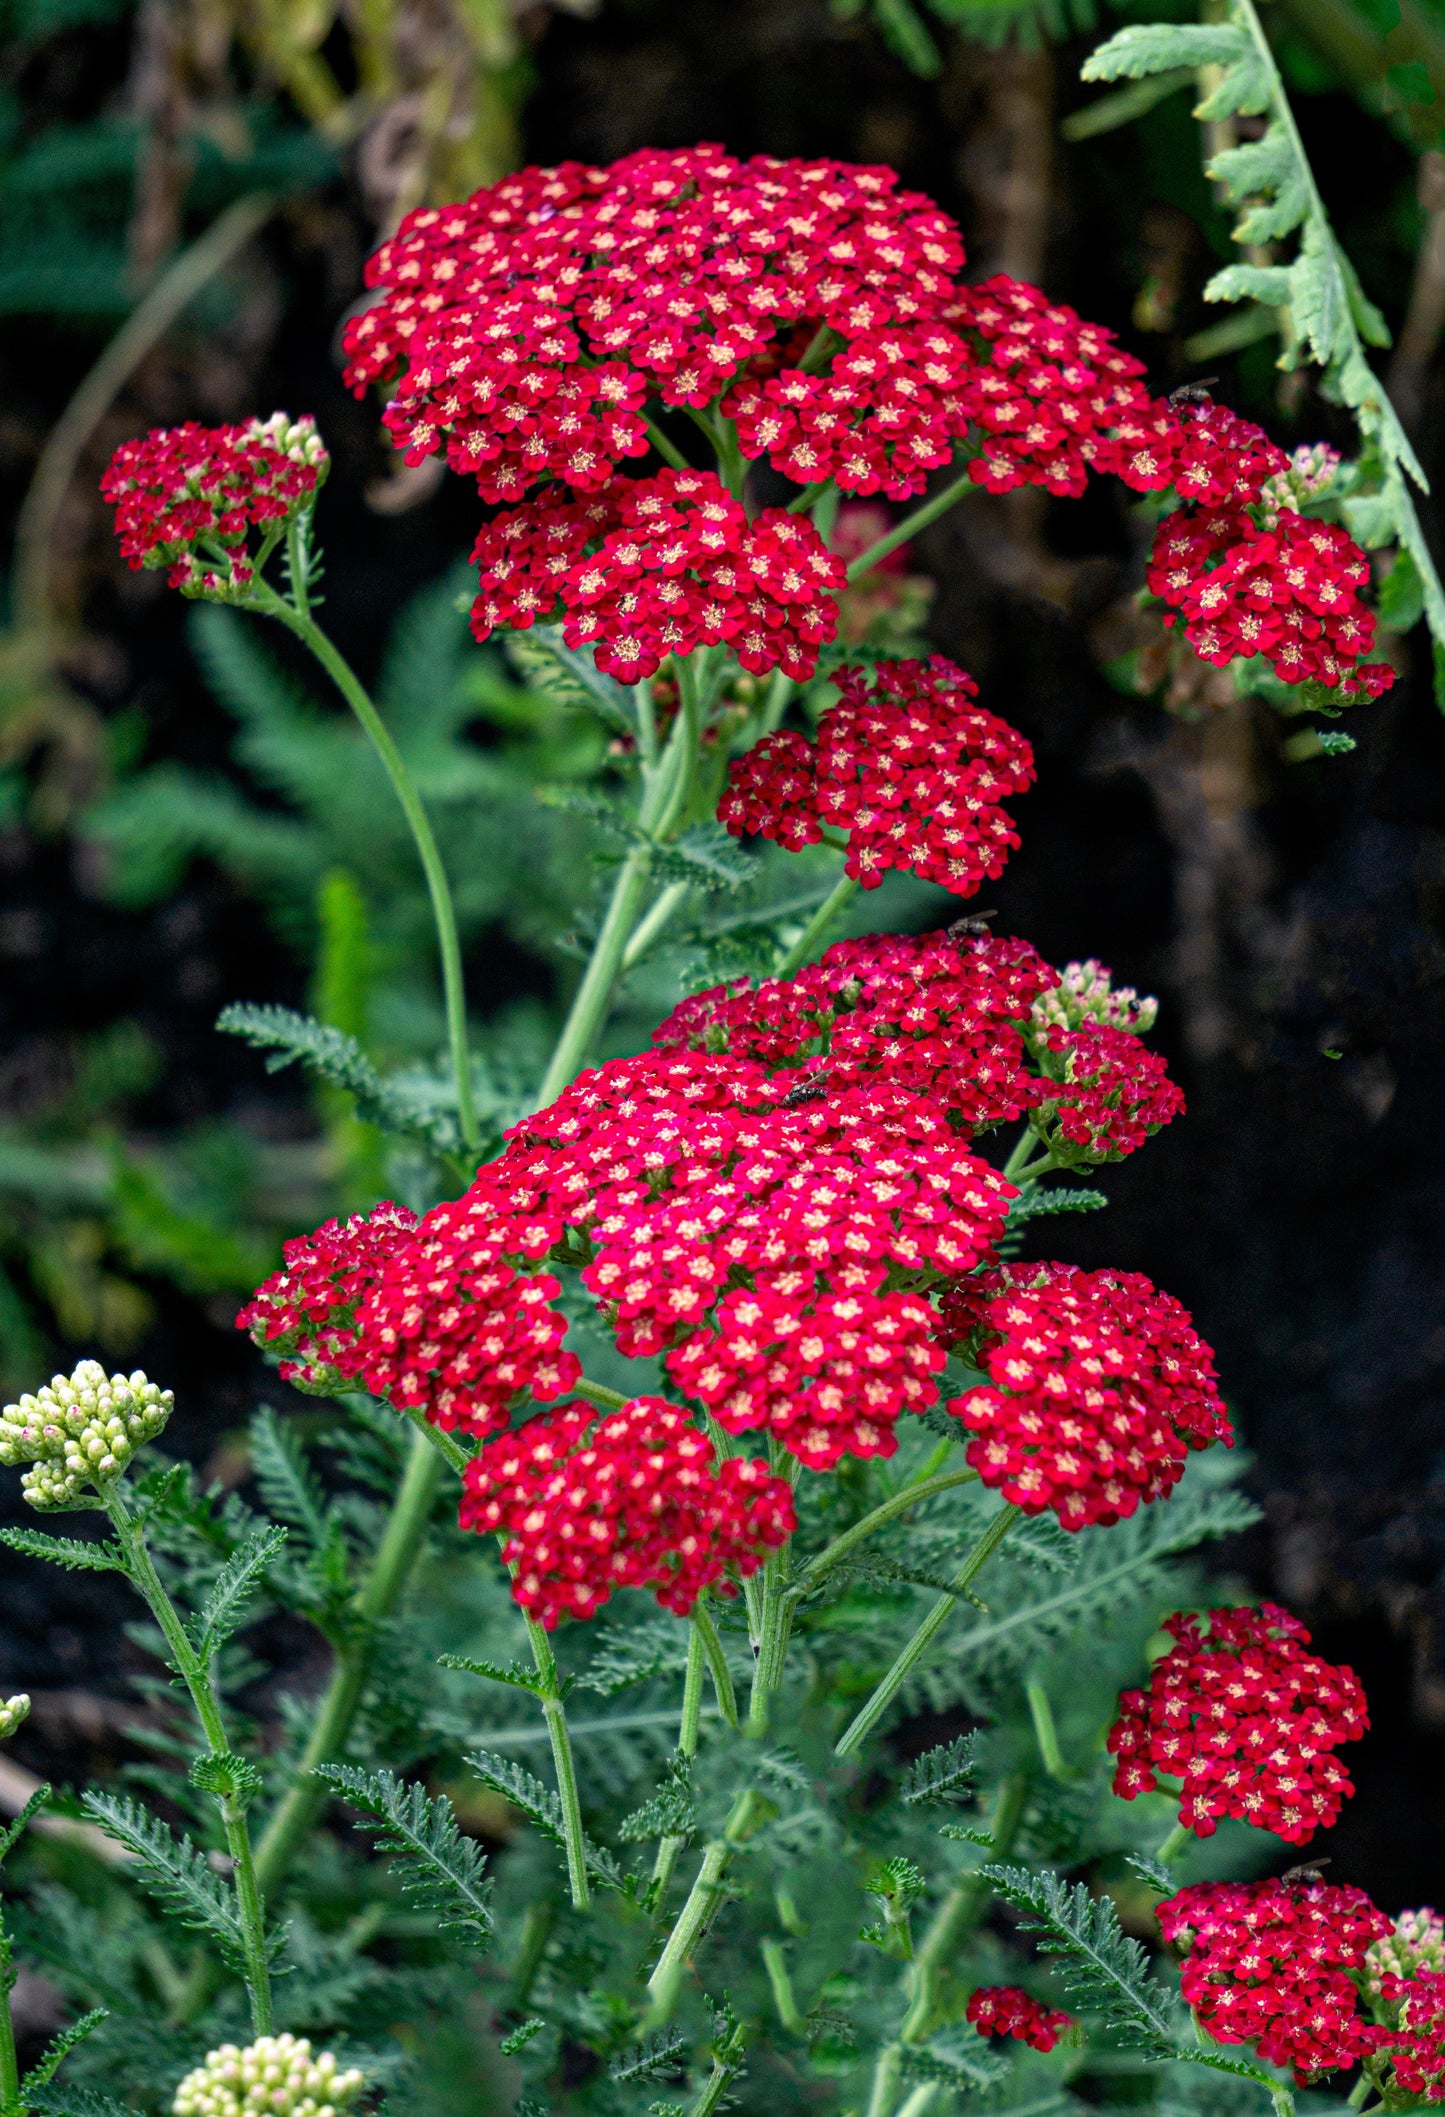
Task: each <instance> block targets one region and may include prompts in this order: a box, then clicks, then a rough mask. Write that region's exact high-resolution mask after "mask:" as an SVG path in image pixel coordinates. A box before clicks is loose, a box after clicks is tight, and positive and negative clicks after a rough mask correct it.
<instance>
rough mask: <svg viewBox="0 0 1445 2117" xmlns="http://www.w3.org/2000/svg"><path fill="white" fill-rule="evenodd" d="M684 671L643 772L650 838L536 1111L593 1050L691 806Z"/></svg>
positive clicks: (689, 700)
mask: <svg viewBox="0 0 1445 2117" xmlns="http://www.w3.org/2000/svg"><path fill="white" fill-rule="evenodd" d="M693 659H695V657H689V660H688V661H684V662H680V663H679V664H678V670H679V677H680V681H681V685H682V710H681V711H680V712H679V714H678V716H677V719H676V720H675V721H674V723H673V728H672V733H671V735H670V736H669V737H668V741H667V748H666V749H665V750H664V751H663V753H662V756H661V758H660V759H659V761H658V763H657V765H656V767H655V768H653V769H651V770H647V769H646V768H644V778H645V781H646V784H645V789H644V792H643V796H642V803H641V806H640V808H639V809H638V812H637V824H638V828H639V830H641V831H642V832H643V833H644V834H645V836H644V840H643V842H642V843H641V844H640V845H635V846H634V847H633V849H632V851H631V852H630V853H629V854H628V856H627V858H626V859H625V860H624V861H623V863H622V866H621V867H620V868H619V870H618V873H617V880H616V882H615V883H614V884H613V887H612V898H611V901H610V903H609V904H608V906H607V910H606V913H605V915H604V917H603V920H602V927H601V931H600V932H599V933H598V936H597V940H596V944H595V945H594V947H593V950H592V957H591V961H590V962H589V963H588V965H587V968H586V970H585V971H584V972H583V975H582V982H581V984H580V985H579V986H578V987H577V991H576V994H575V996H574V998H573V1001H572V1005H571V1007H570V1009H569V1010H568V1014H567V1019H566V1021H565V1022H564V1023H563V1025H562V1033H561V1035H560V1036H559V1037H558V1039H557V1044H556V1048H555V1050H554V1051H553V1053H552V1058H551V1063H550V1064H549V1065H548V1067H547V1071H546V1073H545V1074H544V1075H543V1077H542V1085H541V1086H540V1088H539V1089H538V1090H537V1108H538V1109H539V1110H544V1109H545V1108H546V1107H547V1105H548V1103H553V1102H555V1101H556V1100H557V1097H558V1096H559V1095H560V1094H561V1093H562V1090H563V1089H564V1088H565V1087H566V1086H567V1084H568V1083H569V1082H570V1081H571V1080H572V1079H573V1078H574V1077H575V1075H576V1074H577V1072H578V1070H579V1068H580V1067H581V1066H582V1064H583V1062H584V1061H585V1059H586V1057H587V1054H588V1052H589V1051H590V1050H591V1048H592V1040H593V1038H594V1037H595V1036H596V1034H597V1031H598V1029H599V1028H600V1027H601V1025H602V1022H603V1020H604V1019H605V1017H606V1014H607V1010H608V1008H609V1006H610V1005H611V1002H612V989H613V987H614V986H615V985H616V983H617V980H618V977H619V976H620V975H621V972H622V967H623V958H624V955H625V953H626V950H627V944H628V942H629V941H630V940H631V939H632V935H633V930H634V928H635V927H636V926H637V924H638V917H639V914H640V912H641V910H642V904H643V900H644V898H645V897H646V895H647V886H648V882H649V879H650V877H651V874H652V861H653V854H654V851H655V848H656V845H657V844H658V843H659V842H660V841H661V840H663V839H664V838H665V837H666V836H667V834H668V832H669V831H671V830H672V829H673V828H674V827H675V825H676V823H677V821H678V818H679V817H680V816H681V814H682V812H683V809H684V807H685V806H686V802H687V796H688V792H689V790H690V786H691V781H692V767H693V760H694V757H695V755H696V751H697V738H698V732H699V721H700V713H699V706H698V696H697V680H696V671H694V670H692V669H691V668H690V663H691V661H692V660H693Z"/></svg>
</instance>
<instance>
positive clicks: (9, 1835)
mask: <svg viewBox="0 0 1445 2117" xmlns="http://www.w3.org/2000/svg"><path fill="white" fill-rule="evenodd" d="M50 1792H51V1789H50V1788H49V1787H48V1786H37V1787H36V1789H35V1791H34V1793H33V1794H31V1796H30V1798H29V1799H28V1800H27V1801H26V1803H25V1805H24V1806H23V1807H22V1808H21V1810H20V1812H19V1814H18V1815H17V1816H16V1817H15V1818H14V1820H13V1821H12V1822H9V1823H7V1824H6V1826H5V1828H4V1829H3V1830H0V1865H3V1864H4V1862H5V1860H6V1859H7V1858H8V1857H9V1855H10V1854H11V1853H12V1852H13V1851H14V1849H15V1847H16V1846H17V1845H18V1844H19V1843H20V1839H21V1836H22V1834H23V1833H24V1830H25V1826H26V1824H27V1823H28V1822H29V1821H30V1818H31V1817H32V1816H35V1815H39V1813H40V1811H41V1809H42V1808H44V1806H45V1804H46V1802H47V1801H48V1800H49V1799H50Z"/></svg>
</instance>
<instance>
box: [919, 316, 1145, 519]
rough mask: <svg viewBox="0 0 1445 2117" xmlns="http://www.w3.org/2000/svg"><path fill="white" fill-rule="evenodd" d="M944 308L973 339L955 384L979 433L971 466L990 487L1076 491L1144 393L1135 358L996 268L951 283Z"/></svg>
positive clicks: (963, 412)
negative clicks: (991, 274)
mask: <svg viewBox="0 0 1445 2117" xmlns="http://www.w3.org/2000/svg"><path fill="white" fill-rule="evenodd" d="M949 316H950V320H951V321H952V322H953V324H954V325H955V327H956V328H957V329H959V330H961V331H965V332H967V333H968V334H969V337H970V342H971V343H973V344H974V345H975V346H976V348H977V356H978V357H977V364H976V366H975V367H974V368H973V370H972V372H971V373H970V375H969V376H968V378H967V380H966V382H965V384H964V386H963V388H962V390H961V392H960V400H961V401H960V416H961V419H962V421H963V424H964V425H965V426H971V427H972V428H973V429H974V430H975V431H977V432H978V433H979V434H981V435H982V437H983V439H982V447H981V449H980V452H979V454H978V455H977V456H976V457H975V458H974V460H973V462H972V463H971V465H970V467H969V475H970V476H971V477H972V478H973V479H974V481H975V483H977V484H979V485H982V486H983V487H984V488H985V489H986V490H987V491H989V492H994V493H1001V492H1012V491H1013V489H1014V488H1015V487H1016V486H1019V485H1038V486H1042V487H1043V489H1044V490H1045V491H1046V492H1051V493H1053V494H1055V495H1056V496H1057V497H1059V498H1063V497H1066V496H1069V497H1073V498H1077V497H1078V495H1079V494H1081V493H1082V492H1083V490H1084V488H1085V486H1086V485H1087V483H1088V479H1089V471H1090V469H1091V467H1092V465H1093V461H1094V457H1095V455H1096V453H1097V451H1098V450H1099V448H1100V447H1101V445H1104V444H1106V443H1107V441H1108V439H1109V436H1110V435H1111V434H1112V432H1113V429H1114V428H1115V427H1116V426H1117V425H1118V423H1119V421H1120V420H1121V419H1122V418H1123V417H1125V416H1126V415H1127V414H1129V413H1130V412H1132V411H1134V410H1136V409H1143V408H1145V407H1147V406H1148V405H1149V404H1150V403H1151V401H1152V400H1151V399H1150V397H1149V395H1148V392H1147V391H1146V390H1145V388H1144V386H1143V384H1142V383H1141V382H1140V380H1139V377H1140V376H1141V375H1142V374H1143V373H1144V368H1143V365H1142V363H1141V362H1140V361H1137V360H1135V359H1134V357H1133V355H1132V354H1129V353H1124V352H1121V351H1120V350H1119V347H1118V346H1117V345H1116V344H1115V342H1114V337H1113V334H1112V332H1109V331H1106V330H1104V329H1103V328H1102V326H1101V325H1099V324H1094V323H1084V322H1082V321H1081V320H1080V318H1079V317H1078V316H1077V315H1076V314H1075V312H1074V311H1073V310H1072V309H1070V308H1066V307H1065V306H1064V305H1063V303H1062V302H1053V301H1050V300H1049V298H1048V296H1047V295H1046V294H1043V293H1041V292H1040V290H1039V289H1038V288H1037V287H1031V286H1028V285H1026V284H1025V283H1024V282H1022V281H1020V280H1015V279H1009V278H1008V277H1006V276H1005V275H1003V274H1000V275H999V276H998V277H996V278H993V279H986V280H984V281H983V282H982V284H981V285H979V286H975V287H959V288H958V289H956V291H955V293H954V297H953V302H952V305H951V308H950V311H949ZM1110 467H1112V465H1111V466H1110Z"/></svg>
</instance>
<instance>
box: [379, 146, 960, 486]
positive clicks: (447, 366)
mask: <svg viewBox="0 0 1445 2117" xmlns="http://www.w3.org/2000/svg"><path fill="white" fill-rule="evenodd" d="M962 262H963V250H962V246H961V244H960V242H959V240H958V233H957V230H956V228H955V226H954V224H953V222H952V221H951V220H950V219H949V218H948V216H947V215H946V214H945V213H943V212H942V211H941V210H940V209H939V208H938V207H937V206H935V205H934V204H933V202H932V201H931V200H930V199H927V198H924V197H923V196H922V195H921V194H919V193H917V192H910V191H904V190H900V189H899V188H898V180H897V177H896V176H895V175H894V173H893V171H892V170H889V169H881V168H868V167H860V166H856V165H852V164H848V163H841V162H802V161H779V160H777V159H775V158H773V157H771V156H766V155H756V156H753V157H752V158H750V159H747V160H742V159H739V158H738V157H736V156H733V155H730V154H728V153H726V152H725V150H724V149H722V148H721V147H715V146H702V147H697V148H691V149H680V150H677V151H673V152H663V151H659V150H655V149H644V150H643V151H641V152H640V153H637V154H631V155H627V156H625V157H624V158H623V159H622V160H621V161H618V162H614V163H613V164H612V165H611V166H610V167H607V168H596V167H585V166H583V165H582V164H580V163H575V162H573V163H566V164H564V165H562V166H561V167H559V168H556V169H525V170H522V171H521V172H520V173H519V174H518V175H516V176H511V177H507V178H504V179H503V180H502V182H501V183H499V184H494V185H492V186H490V187H489V188H488V189H487V190H484V191H479V192H477V193H476V194H475V196H474V197H472V198H471V199H468V200H466V201H464V202H463V203H461V204H460V205H456V206H448V207H441V208H430V207H428V208H424V209H423V210H421V211H420V212H417V213H413V214H411V215H409V216H408V217H407V219H406V220H405V221H403V223H402V225H401V227H400V229H399V230H398V232H397V234H396V235H395V236H394V237H393V238H392V239H391V241H390V242H388V243H386V244H384V245H383V246H382V248H381V249H380V250H379V251H378V252H377V254H376V255H375V257H373V258H372V260H371V261H370V264H369V265H368V268H367V279H368V282H369V284H371V285H372V286H375V287H378V288H380V289H381V290H382V292H381V298H380V299H379V300H378V302H377V303H376V304H375V306H373V307H372V308H370V309H368V310H366V311H365V312H364V313H363V314H362V315H360V316H358V317H357V318H356V319H355V320H354V321H353V322H352V323H351V324H350V325H349V326H348V328H347V334H346V345H347V352H348V354H349V356H350V366H349V368H348V370H347V376H348V380H349V381H350V382H351V383H352V384H353V386H354V387H356V388H357V390H358V391H361V390H363V389H364V388H365V387H366V385H367V384H368V383H370V382H372V381H377V380H386V379H389V378H391V377H392V376H394V375H396V374H397V373H398V371H399V370H400V368H401V367H402V364H403V362H405V363H406V373H405V376H404V379H403V380H402V382H401V385H400V387H399V389H398V392H397V396H396V399H395V402H394V403H393V404H392V405H391V406H390V407H389V408H388V411H387V414H386V421H387V424H388V426H389V427H390V428H391V431H392V433H393V435H394V437H395V439H396V442H397V444H398V446H402V447H405V448H406V450H407V453H408V457H409V459H410V460H411V461H414V462H415V461H419V460H420V459H421V458H422V457H423V456H424V455H427V454H429V453H431V452H432V451H433V450H435V449H436V448H438V447H440V446H442V445H445V447H446V451H447V459H448V461H449V462H450V463H451V464H452V466H453V468H455V469H457V470H461V471H467V472H471V473H472V474H474V475H475V476H476V477H477V480H478V484H479V486H480V488H481V491H482V495H483V498H485V499H488V500H500V501H511V500H516V499H520V498H521V497H522V495H523V494H524V493H525V492H526V491H527V490H528V489H529V488H530V487H531V486H533V485H534V484H536V483H537V482H538V481H539V480H540V479H542V478H544V477H552V478H556V479H558V480H559V481H560V482H562V483H564V484H566V485H568V486H571V487H573V488H574V489H576V490H580V491H588V490H591V489H593V488H595V487H596V486H598V485H600V484H602V483H603V482H605V480H606V479H607V478H608V477H609V476H611V474H612V473H613V471H614V470H615V469H616V468H617V467H618V465H619V464H620V463H621V462H622V461H623V459H624V458H625V457H627V456H630V455H635V454H638V453H640V452H641V451H642V450H643V449H645V447H646V438H645V433H646V428H645V419H644V414H643V410H642V406H643V402H644V400H645V399H646V398H649V397H657V398H660V400H661V401H662V403H663V404H664V405H670V406H679V407H681V406H691V407H694V408H697V409H701V408H703V407H705V406H707V405H709V404H710V403H712V402H713V401H714V399H716V398H717V397H718V396H720V395H721V393H722V392H723V391H724V390H725V389H726V388H727V387H728V386H729V385H730V384H731V383H733V382H735V381H739V379H740V378H741V377H742V376H743V375H744V372H745V371H747V372H748V373H749V375H750V378H751V380H750V382H749V384H748V386H747V389H746V390H745V391H744V395H743V397H742V398H740V400H739V411H740V412H741V411H742V409H743V404H744V402H751V401H752V398H753V397H754V396H756V397H758V398H759V400H760V403H763V404H765V403H768V402H770V401H771V400H769V399H767V398H765V397H762V396H761V390H762V387H763V385H764V378H766V377H767V376H768V375H769V374H771V373H775V372H776V371H778V370H780V369H782V370H783V371H784V372H785V373H786V374H788V375H796V376H799V377H801V379H802V380H803V381H804V382H805V383H807V384H808V385H809V389H808V391H807V393H806V394H807V395H808V397H809V399H810V400H811V398H812V397H813V396H814V395H817V396H818V398H819V402H818V403H817V405H816V406H813V407H812V408H811V409H809V408H808V407H798V408H797V409H796V410H794V411H793V425H792V427H791V428H790V429H789V430H788V432H787V433H786V434H784V433H781V432H780V433H779V434H778V435H777V436H776V437H775V441H774V443H773V445H772V447H773V453H774V455H775V458H780V457H782V456H784V455H786V456H788V458H789V460H790V461H793V462H795V463H796V464H797V466H798V471H797V474H802V473H803V471H804V468H805V466H804V463H803V458H802V457H801V455H799V454H798V446H797V444H798V443H799V442H800V441H802V440H803V439H804V438H805V435H804V429H803V427H802V426H800V424H799V421H798V416H797V414H798V411H801V410H807V411H808V427H807V431H808V432H812V433H816V435H817V438H818V441H819V443H820V444H821V443H824V442H838V443H845V442H846V443H847V446H848V447H850V448H851V449H853V450H854V451H861V452H862V458H863V461H862V462H861V463H860V468H859V469H858V471H857V472H856V474H855V473H854V472H852V471H851V470H850V468H849V466H848V464H847V463H846V462H844V461H842V460H841V459H840V461H839V465H838V468H839V471H840V474H841V479H842V480H845V481H846V480H847V479H848V478H849V477H854V476H856V481H857V482H856V483H855V484H854V485H853V487H852V488H851V489H854V490H861V491H877V490H879V489H880V485H881V486H882V487H883V488H884V489H886V490H888V491H890V492H894V493H903V492H911V491H918V490H920V489H921V487H922V483H923V478H924V475H925V473H926V471H927V470H928V469H929V468H930V467H932V465H933V464H935V463H937V462H940V461H943V460H946V454H947V449H946V445H945V444H940V443H939V442H938V440H937V439H936V438H935V437H936V435H937V433H938V430H939V411H938V398H939V393H940V391H943V390H946V388H947V386H948V382H949V379H950V378H951V377H952V376H953V374H954V372H955V369H956V367H957V365H958V362H959V360H960V358H961V357H963V355H964V348H963V347H962V345H961V343H960V342H959V341H958V340H957V337H956V334H953V333H951V332H949V331H947V330H943V331H939V330H937V329H931V328H930V325H931V322H932V320H933V319H934V318H936V317H938V316H939V315H940V313H941V312H942V310H943V309H944V308H945V307H946V305H947V304H948V302H949V300H950V298H951V294H952V289H953V283H954V278H955V275H956V274H957V272H958V270H959V268H960V266H961V265H962ZM820 332H823V333H825V334H826V335H825V336H823V337H822V338H820V337H819V333H820ZM810 350H811V354H812V357H809V356H810ZM819 359H821V360H822V361H823V365H824V367H825V369H826V370H827V373H826V376H825V375H824V374H822V373H814V372H813V371H814V369H815V368H816V367H817V365H818V361H819ZM785 363H786V364H787V365H786V367H785V365H784V364H785ZM780 379H781V378H780ZM824 399H826V400H827V401H826V402H824V401H823V400H824ZM790 409H792V408H790ZM855 427H856V428H857V429H858V433H857V439H856V441H851V442H850V441H848V439H847V437H848V436H849V435H851V434H852V432H853V429H854V428H855ZM765 445H767V444H765V443H764V442H763V441H762V439H761V436H759V437H758V438H757V440H756V443H755V444H754V452H759V453H760V452H761V450H762V448H763V447H764V446H765ZM940 446H943V454H940V453H939V448H940ZM820 460H821V458H820ZM870 472H875V473H876V475H875V476H873V478H872V481H871V482H870ZM820 474H826V473H820ZM804 482H808V479H807V477H806V476H805V477H804Z"/></svg>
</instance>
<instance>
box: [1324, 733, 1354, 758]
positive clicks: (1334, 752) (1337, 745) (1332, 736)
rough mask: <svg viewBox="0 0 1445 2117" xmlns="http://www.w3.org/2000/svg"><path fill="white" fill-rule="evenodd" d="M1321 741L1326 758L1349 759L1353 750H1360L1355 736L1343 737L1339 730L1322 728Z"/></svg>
mask: <svg viewBox="0 0 1445 2117" xmlns="http://www.w3.org/2000/svg"><path fill="white" fill-rule="evenodd" d="M1319 740H1320V748H1321V749H1322V750H1323V751H1324V753H1325V755H1326V757H1348V755H1349V753H1350V751H1351V750H1357V749H1358V748H1359V744H1358V743H1357V742H1356V741H1355V738H1354V736H1353V735H1342V734H1341V733H1340V731H1339V729H1338V728H1321V729H1320V731H1319Z"/></svg>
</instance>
